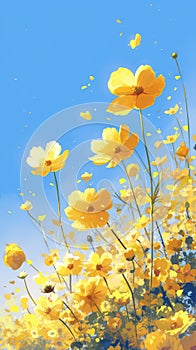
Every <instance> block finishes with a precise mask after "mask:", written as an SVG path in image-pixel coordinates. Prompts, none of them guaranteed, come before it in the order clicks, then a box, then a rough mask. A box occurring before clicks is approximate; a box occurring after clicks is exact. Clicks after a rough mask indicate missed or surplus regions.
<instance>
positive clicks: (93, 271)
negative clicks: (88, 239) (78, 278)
mask: <svg viewBox="0 0 196 350" xmlns="http://www.w3.org/2000/svg"><path fill="white" fill-rule="evenodd" d="M111 263H112V257H111V255H110V254H108V253H103V254H101V255H100V256H99V255H98V254H97V253H91V254H90V257H89V260H88V262H87V263H86V264H85V270H86V272H87V273H86V275H87V276H88V277H93V276H100V277H101V276H102V277H106V276H107V275H108V272H109V271H110V270H111V269H112V267H111Z"/></svg>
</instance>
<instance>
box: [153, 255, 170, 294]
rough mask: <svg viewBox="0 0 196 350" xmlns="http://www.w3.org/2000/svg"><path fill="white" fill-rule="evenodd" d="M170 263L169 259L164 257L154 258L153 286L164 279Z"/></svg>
mask: <svg viewBox="0 0 196 350" xmlns="http://www.w3.org/2000/svg"><path fill="white" fill-rule="evenodd" d="M170 265H171V264H170V261H169V260H167V259H165V258H156V259H155V260H154V277H153V287H154V288H156V287H158V286H159V285H160V283H161V282H163V281H165V280H166V278H167V277H168V274H169V270H170Z"/></svg>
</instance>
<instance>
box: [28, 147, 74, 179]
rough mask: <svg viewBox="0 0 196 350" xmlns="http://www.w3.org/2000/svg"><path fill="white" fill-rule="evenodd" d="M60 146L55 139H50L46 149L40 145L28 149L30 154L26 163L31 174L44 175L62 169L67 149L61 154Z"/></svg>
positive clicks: (67, 152)
mask: <svg viewBox="0 0 196 350" xmlns="http://www.w3.org/2000/svg"><path fill="white" fill-rule="evenodd" d="M60 153H61V146H60V145H59V143H58V142H56V141H50V142H48V143H47V145H46V149H43V148H42V147H41V146H39V147H33V148H32V149H31V150H30V156H29V157H28V158H27V164H28V165H29V166H30V167H31V168H35V170H32V174H34V175H41V176H46V175H48V174H49V172H56V171H58V170H60V169H62V168H63V167H64V165H65V161H66V159H67V157H68V154H69V151H68V150H66V151H64V152H63V153H62V154H61V155H60Z"/></svg>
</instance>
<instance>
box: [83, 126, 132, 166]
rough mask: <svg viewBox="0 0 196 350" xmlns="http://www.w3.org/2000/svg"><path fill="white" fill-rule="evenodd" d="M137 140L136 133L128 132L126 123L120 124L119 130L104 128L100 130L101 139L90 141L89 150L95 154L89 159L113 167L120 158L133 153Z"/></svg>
mask: <svg viewBox="0 0 196 350" xmlns="http://www.w3.org/2000/svg"><path fill="white" fill-rule="evenodd" d="M138 142H139V137H138V135H137V134H135V133H132V134H130V129H129V127H128V126H127V125H124V124H123V125H121V126H120V129H119V131H118V130H117V129H116V128H105V129H104V130H103V132H102V140H93V141H92V142H91V150H92V151H93V152H94V153H96V155H95V156H93V157H90V158H89V159H90V160H92V162H93V163H94V164H96V165H103V164H107V163H109V164H108V166H107V168H114V167H116V166H117V165H118V164H119V163H120V162H121V160H124V159H127V158H129V157H131V156H132V155H133V153H134V148H135V147H136V146H137V144H138Z"/></svg>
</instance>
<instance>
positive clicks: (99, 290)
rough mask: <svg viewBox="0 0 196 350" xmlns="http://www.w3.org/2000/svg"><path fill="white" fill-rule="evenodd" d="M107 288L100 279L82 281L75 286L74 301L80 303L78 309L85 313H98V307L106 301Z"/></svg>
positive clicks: (93, 278) (92, 278)
mask: <svg viewBox="0 0 196 350" xmlns="http://www.w3.org/2000/svg"><path fill="white" fill-rule="evenodd" d="M106 295H107V288H106V286H105V283H104V281H103V280H102V279H101V278H100V277H91V278H89V279H88V280H80V281H79V282H77V283H76V284H75V292H74V295H73V298H74V300H75V301H76V302H77V303H80V304H79V305H78V307H79V308H80V310H81V311H83V312H84V313H87V314H88V313H90V312H97V311H98V309H97V307H100V305H101V303H102V302H103V301H104V300H105V298H106Z"/></svg>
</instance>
